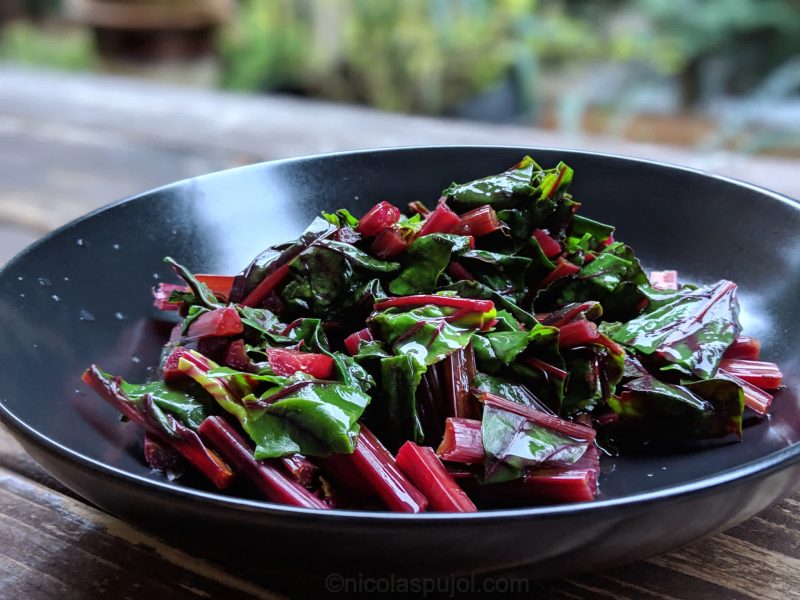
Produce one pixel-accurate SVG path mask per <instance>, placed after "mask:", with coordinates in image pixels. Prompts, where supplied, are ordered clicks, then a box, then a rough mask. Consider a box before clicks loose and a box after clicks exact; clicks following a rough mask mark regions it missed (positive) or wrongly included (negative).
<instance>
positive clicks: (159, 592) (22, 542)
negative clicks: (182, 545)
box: [0, 469, 280, 600]
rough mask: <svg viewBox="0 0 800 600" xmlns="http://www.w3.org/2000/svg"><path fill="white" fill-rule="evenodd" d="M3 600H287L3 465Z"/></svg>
mask: <svg viewBox="0 0 800 600" xmlns="http://www.w3.org/2000/svg"><path fill="white" fill-rule="evenodd" d="M0 573H2V576H0V597H1V598H30V599H38V598H55V597H58V598H62V599H63V598H98V599H102V598H113V599H120V598H164V599H176V600H183V599H189V598H191V599H194V600H196V599H197V598H230V599H239V598H241V599H244V598H249V599H252V598H259V599H274V598H280V596H278V595H277V594H274V593H272V592H270V591H268V590H266V589H264V588H263V587H261V586H260V585H258V584H256V583H253V582H252V581H249V580H247V579H244V578H241V577H239V576H237V575H236V574H235V573H233V572H229V571H226V570H224V569H222V568H220V567H219V566H217V565H215V564H213V563H211V562H209V561H207V560H204V559H200V558H197V557H195V556H193V555H191V554H189V553H186V552H185V551H183V550H180V549H178V548H175V547H172V546H170V545H168V544H166V543H164V542H163V541H161V540H159V539H157V538H155V537H153V536H150V535H147V534H144V533H142V532H141V531H139V530H137V529H135V528H133V527H131V526H130V525H127V524H126V523H124V522H122V521H120V520H118V519H115V518H113V517H111V516H108V515H106V514H105V513H102V512H100V511H98V510H96V509H93V508H90V507H88V506H86V505H85V504H83V503H82V502H80V501H77V500H75V499H72V498H69V497H67V496H64V495H62V494H59V493H57V492H55V491H53V490H50V489H48V488H46V487H44V486H42V485H39V484H37V483H34V482H31V481H29V480H26V479H24V478H22V477H20V476H19V475H17V474H15V473H12V472H10V471H7V470H5V469H0Z"/></svg>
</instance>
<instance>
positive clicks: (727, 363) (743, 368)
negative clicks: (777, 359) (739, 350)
mask: <svg viewBox="0 0 800 600" xmlns="http://www.w3.org/2000/svg"><path fill="white" fill-rule="evenodd" d="M719 366H720V368H721V369H724V370H725V371H727V372H728V373H730V374H731V375H735V376H736V377H739V378H740V379H743V380H744V381H746V382H748V383H751V384H753V385H754V386H756V387H759V388H761V389H762V390H774V389H777V388H779V387H781V384H782V382H783V373H782V372H781V370H780V369H779V368H778V365H776V364H775V363H772V362H765V361H759V360H744V359H740V358H724V359H722V360H721V361H720V363H719Z"/></svg>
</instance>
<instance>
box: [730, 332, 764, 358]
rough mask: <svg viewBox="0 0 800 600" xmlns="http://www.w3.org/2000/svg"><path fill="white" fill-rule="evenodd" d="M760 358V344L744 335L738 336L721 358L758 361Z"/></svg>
mask: <svg viewBox="0 0 800 600" xmlns="http://www.w3.org/2000/svg"><path fill="white" fill-rule="evenodd" d="M760 357H761V342H759V341H758V340H757V339H755V338H751V337H748V336H746V335H740V336H739V337H737V338H736V339H735V340H733V343H732V344H731V345H730V346H728V349H727V350H726V351H725V354H724V355H723V358H743V359H745V360H758V359H759V358H760Z"/></svg>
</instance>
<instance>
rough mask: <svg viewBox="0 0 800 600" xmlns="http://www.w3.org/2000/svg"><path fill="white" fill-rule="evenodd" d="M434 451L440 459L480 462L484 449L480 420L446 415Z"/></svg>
mask: <svg viewBox="0 0 800 600" xmlns="http://www.w3.org/2000/svg"><path fill="white" fill-rule="evenodd" d="M436 453H437V454H438V455H439V457H440V458H441V459H442V460H448V461H451V462H458V463H465V464H468V465H471V464H478V463H482V462H483V459H484V456H485V454H486V453H485V451H484V449H483V436H482V434H481V422H480V421H478V420H476V419H460V418H457V417H448V419H447V420H446V421H445V425H444V437H443V438H442V443H441V444H440V445H439V448H437V450H436Z"/></svg>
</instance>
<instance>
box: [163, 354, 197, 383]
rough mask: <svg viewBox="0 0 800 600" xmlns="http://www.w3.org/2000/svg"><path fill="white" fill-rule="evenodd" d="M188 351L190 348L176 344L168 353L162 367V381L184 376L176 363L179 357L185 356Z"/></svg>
mask: <svg viewBox="0 0 800 600" xmlns="http://www.w3.org/2000/svg"><path fill="white" fill-rule="evenodd" d="M189 352H191V350H189V349H188V348H186V347H185V346H178V347H177V348H175V349H174V350H173V351H172V352H171V353H170V355H169V356H168V357H167V360H165V361H164V367H163V368H162V376H163V378H164V381H174V380H176V379H180V378H181V377H183V376H184V373H183V371H181V370H180V369H179V368H178V363H179V362H180V360H181V357H183V356H186V355H187V354H188V353H189Z"/></svg>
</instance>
